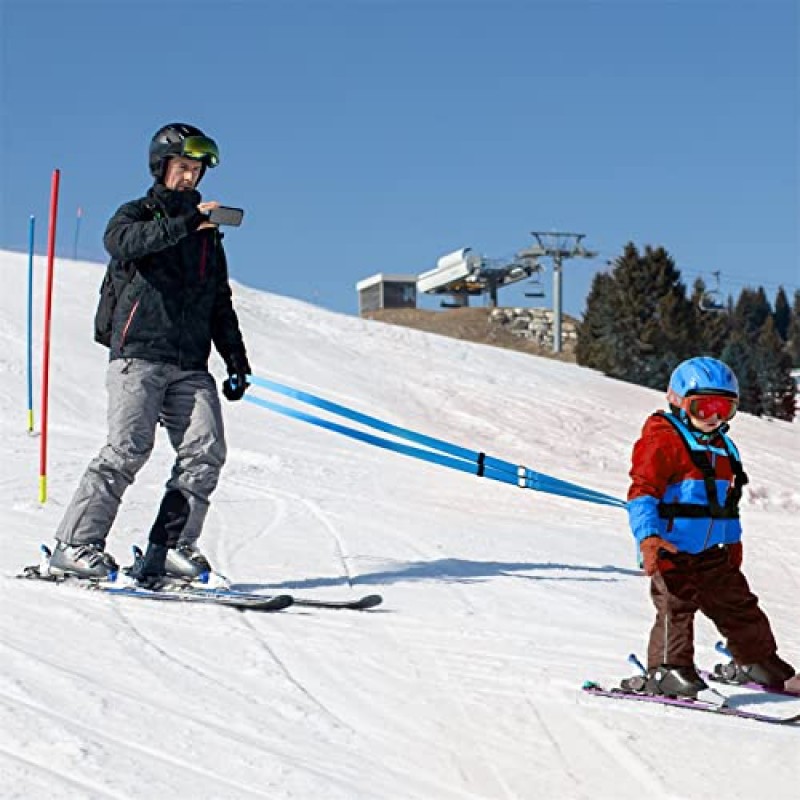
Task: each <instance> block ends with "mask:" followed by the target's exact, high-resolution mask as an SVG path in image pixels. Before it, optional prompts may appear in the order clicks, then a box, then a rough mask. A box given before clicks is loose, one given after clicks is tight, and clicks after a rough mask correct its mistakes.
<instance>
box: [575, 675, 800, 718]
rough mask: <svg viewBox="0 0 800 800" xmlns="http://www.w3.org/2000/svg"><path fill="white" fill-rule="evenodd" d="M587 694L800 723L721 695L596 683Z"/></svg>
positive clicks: (587, 687) (585, 687)
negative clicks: (739, 704)
mask: <svg viewBox="0 0 800 800" xmlns="http://www.w3.org/2000/svg"><path fill="white" fill-rule="evenodd" d="M581 688H582V690H583V691H584V692H586V693H587V694H591V695H594V696H595V697H610V698H613V699H616V700H635V701H638V702H642V703H655V704H657V705H662V706H672V707H674V708H683V709H688V710H690V711H704V712H707V713H711V714H720V715H723V716H727V717H738V718H739V719H747V720H751V721H753V722H765V723H768V724H772V725H797V724H798V723H800V714H794V715H792V716H789V717H779V716H775V715H772V714H761V713H759V712H756V711H746V710H745V709H740V708H737V707H735V706H730V705H728V700H729V699H730V698H728V697H725V696H724V695H721V694H719V693H717V694H718V696H719V698H720V700H719V702H716V701H708V700H692V699H691V698H688V697H667V696H665V695H658V694H645V693H643V692H641V693H640V692H630V691H627V690H625V689H622V688H613V689H607V688H605V687H603V686H601V685H600V684H598V683H595V682H594V681H586V682H585V683H584V684H583V686H582V687H581Z"/></svg>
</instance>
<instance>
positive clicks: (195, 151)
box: [181, 136, 219, 167]
mask: <svg viewBox="0 0 800 800" xmlns="http://www.w3.org/2000/svg"><path fill="white" fill-rule="evenodd" d="M181 155H182V156H186V158H193V159H195V160H196V161H202V162H203V163H204V164H205V165H206V166H207V167H216V166H217V164H219V148H218V147H217V143H216V142H215V141H214V140H213V139H209V138H208V136H187V137H186V138H185V139H184V140H183V141H182V142H181Z"/></svg>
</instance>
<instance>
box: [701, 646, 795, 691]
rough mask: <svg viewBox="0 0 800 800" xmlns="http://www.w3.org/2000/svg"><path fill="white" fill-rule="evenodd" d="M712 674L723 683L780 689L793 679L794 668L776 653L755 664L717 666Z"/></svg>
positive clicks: (733, 663)
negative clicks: (756, 684)
mask: <svg viewBox="0 0 800 800" xmlns="http://www.w3.org/2000/svg"><path fill="white" fill-rule="evenodd" d="M714 674H715V675H716V676H717V677H718V678H719V679H720V680H721V681H722V682H723V683H732V684H742V683H758V684H759V685H761V686H765V687H767V688H772V689H782V688H783V686H784V684H785V683H786V681H788V680H790V679H791V678H793V677H794V667H793V666H792V665H791V664H787V663H786V662H785V661H784V660H783V659H782V658H781V657H780V656H779V655H778V654H777V653H773V654H772V655H771V656H769V658H765V659H764V660H763V661H759V662H758V663H756V664H737V663H736V662H735V661H733V660H731V661H730V662H729V663H727V664H717V665H716V666H715V667H714Z"/></svg>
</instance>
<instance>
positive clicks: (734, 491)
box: [656, 411, 748, 519]
mask: <svg viewBox="0 0 800 800" xmlns="http://www.w3.org/2000/svg"><path fill="white" fill-rule="evenodd" d="M656 415H657V416H661V417H664V419H666V420H667V421H668V422H669V423H670V424H671V425H672V426H673V427H674V428H675V430H676V431H677V432H678V433H679V434H680V436H681V440H682V441H683V443H684V445H685V446H686V449H687V450H688V452H689V457H690V458H691V459H692V463H693V464H694V465H695V466H696V467H697V468H698V469H699V470H700V472H702V474H703V483H704V484H705V488H706V497H707V498H708V502H707V503H706V504H704V505H700V504H698V503H665V502H663V501H662V502H660V503H659V504H658V515H659V517H661V519H676V518H677V517H683V518H693V519H697V518H701V517H710V518H711V519H739V501H740V500H741V499H742V490H743V489H744V487H745V485H746V484H747V482H748V477H747V473H746V472H745V471H744V469H743V468H742V462H741V460H740V458H739V451H738V450H737V448H736V445H735V444H734V443H733V442H732V441H731V440H730V439H729V438H728V436H727V435H726V433H725V431H724V430H720V431H718V432H717V434H716V435H718V436H719V437H720V439H721V440H722V447H714V446H713V445H711V444H703V443H701V442H699V441H698V440H697V438H696V437H695V436H694V435H693V434H692V432H691V430H690V429H689V427H688V426H687V425H686V423H684V422H683V421H682V420H681V419H679V418H678V417H677V416H676V415H675V414H667V413H666V412H663V411H657V412H656ZM711 453H713V454H714V455H722V456H726V457H727V458H728V461H729V462H730V465H731V471H732V472H733V483H732V484H731V486H730V487H729V488H728V493H727V496H726V497H725V503H724V504H720V502H719V498H718V496H717V484H716V475H715V473H714V467H713V464H712V462H711V455H710V454H711Z"/></svg>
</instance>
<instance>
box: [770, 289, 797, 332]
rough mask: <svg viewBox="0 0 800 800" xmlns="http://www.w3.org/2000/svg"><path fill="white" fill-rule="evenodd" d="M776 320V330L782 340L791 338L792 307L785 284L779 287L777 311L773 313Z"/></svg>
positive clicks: (776, 301)
mask: <svg viewBox="0 0 800 800" xmlns="http://www.w3.org/2000/svg"><path fill="white" fill-rule="evenodd" d="M772 316H773V318H774V320H775V331H776V332H777V334H778V336H780V337H781V339H782V341H784V342H785V341H786V340H787V339H788V338H789V325H790V324H791V321H792V307H791V306H790V305H789V299H788V298H787V297H786V292H785V291H784V290H783V286H781V287H780V289H778V294H777V296H776V297H775V313H774V314H773V315H772Z"/></svg>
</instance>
